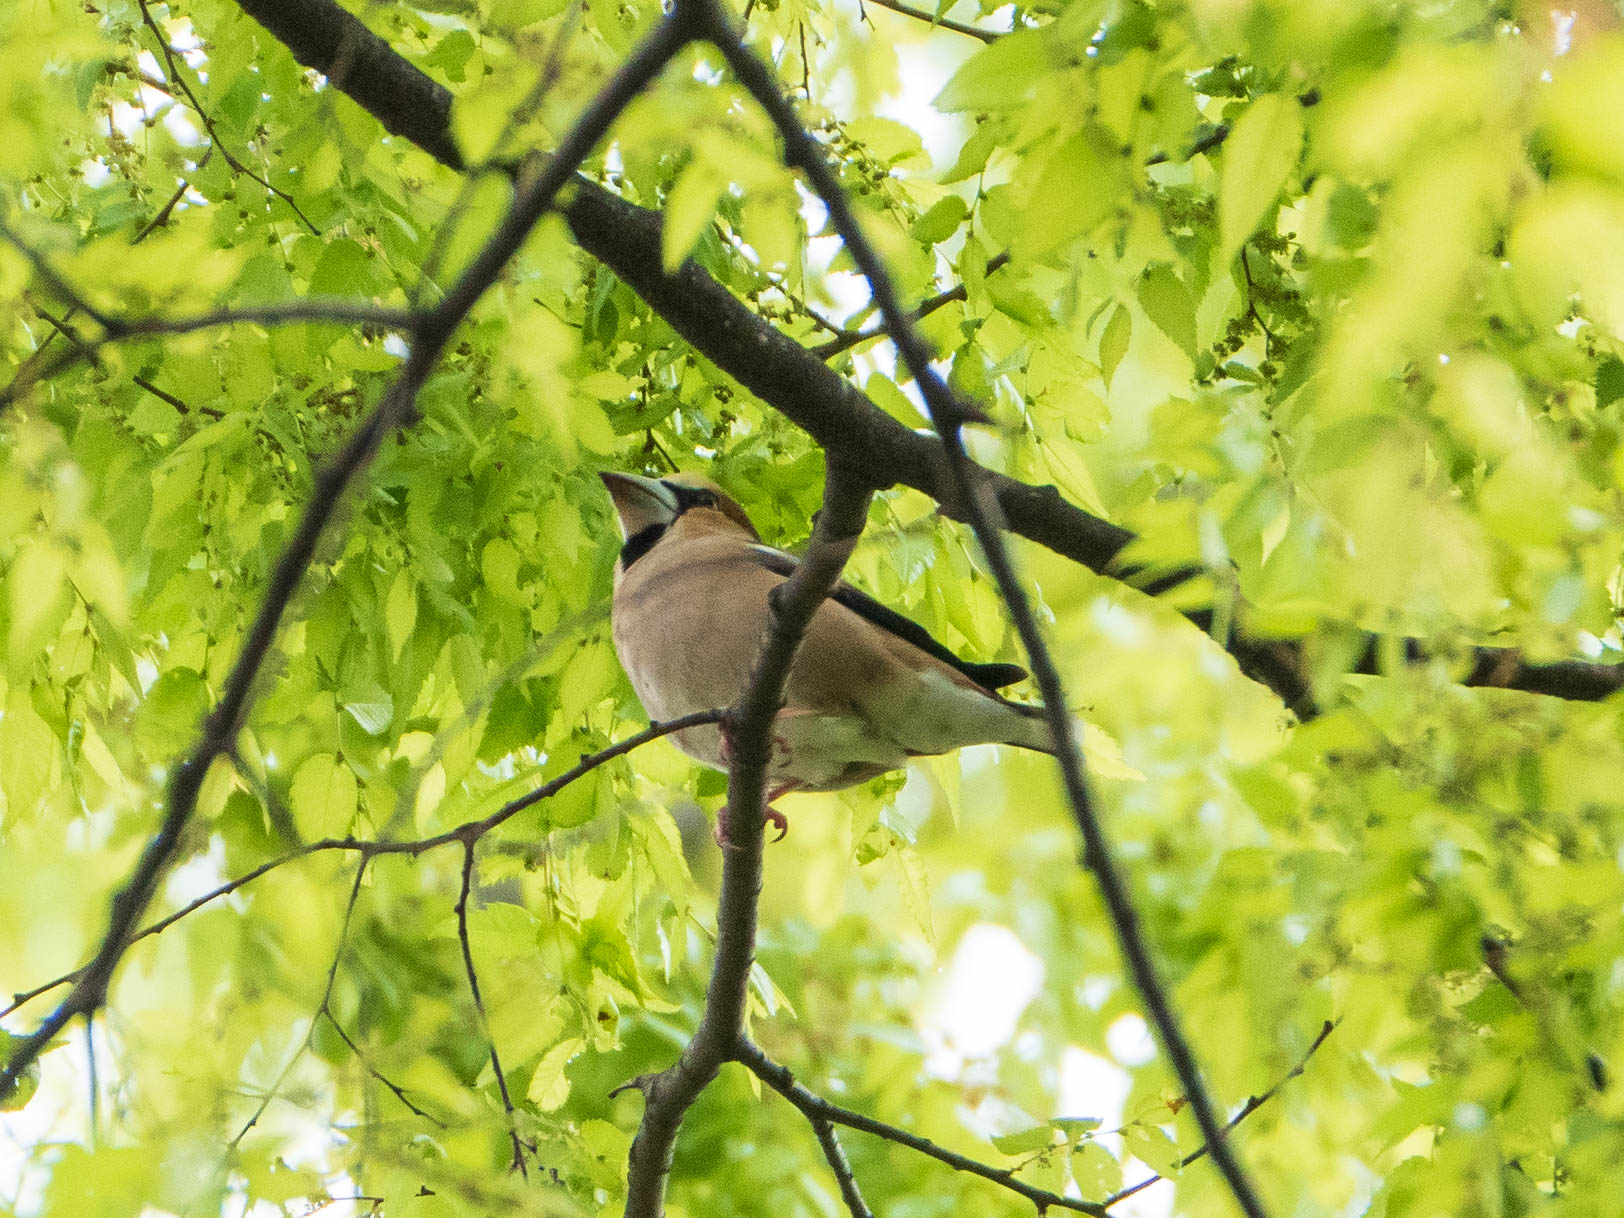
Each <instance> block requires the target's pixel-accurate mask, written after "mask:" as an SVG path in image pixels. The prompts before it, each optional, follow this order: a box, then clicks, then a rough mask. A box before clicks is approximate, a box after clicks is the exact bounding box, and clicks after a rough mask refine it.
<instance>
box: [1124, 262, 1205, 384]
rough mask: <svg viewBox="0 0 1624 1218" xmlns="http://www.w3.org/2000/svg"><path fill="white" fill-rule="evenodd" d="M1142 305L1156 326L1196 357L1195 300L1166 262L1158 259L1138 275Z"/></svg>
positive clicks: (1140, 304) (1190, 355)
mask: <svg viewBox="0 0 1624 1218" xmlns="http://www.w3.org/2000/svg"><path fill="white" fill-rule="evenodd" d="M1137 293H1138V297H1139V307H1140V308H1142V309H1144V311H1145V316H1146V317H1148V318H1150V320H1151V321H1152V322H1154V323H1155V325H1156V328H1157V329H1158V330H1160V331H1161V332H1162V333H1163V334H1165V335H1167V337H1168V338H1170V339H1172V340H1173V342H1174V343H1176V344H1177V345H1178V348H1179V350H1181V351H1183V352H1184V353H1185V354H1186V355H1188V356H1189V357H1190V358H1191V359H1192V360H1193V359H1195V351H1196V343H1195V301H1194V300H1192V299H1191V298H1190V290H1189V289H1188V288H1186V287H1185V286H1184V281H1183V280H1182V279H1180V278H1179V277H1178V276H1177V275H1176V274H1174V272H1173V268H1172V267H1170V266H1168V265H1167V264H1166V263H1165V262H1162V263H1157V264H1156V265H1155V266H1152V267H1150V268H1148V269H1147V270H1146V271H1145V272H1144V273H1143V274H1142V275H1140V276H1139V283H1138V286H1137Z"/></svg>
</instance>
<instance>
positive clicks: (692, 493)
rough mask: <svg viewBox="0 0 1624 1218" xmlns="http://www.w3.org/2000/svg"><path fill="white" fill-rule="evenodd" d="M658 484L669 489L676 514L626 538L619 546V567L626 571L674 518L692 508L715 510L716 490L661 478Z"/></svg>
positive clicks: (651, 547)
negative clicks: (663, 521) (675, 504)
mask: <svg viewBox="0 0 1624 1218" xmlns="http://www.w3.org/2000/svg"><path fill="white" fill-rule="evenodd" d="M660 485H661V486H663V487H665V489H666V490H668V491H670V492H671V494H672V496H673V497H674V498H675V499H676V501H677V508H676V514H675V515H674V516H672V518H671V519H670V520H668V521H666V522H665V523H663V524H651V525H649V526H648V527H647V528H645V529H639V530H638V531H637V532H636V533H633V534H632V535H631V536H630V537H628V538H627V539H626V544H625V545H623V546H621V547H620V569H621V570H622V571H627V570H630V569H631V565H632V564H633V563H634V562H636V561H637V560H638V559H639V558H641V557H643V555H645V554H647V553H648V552H649V551H650V550H652V549H653V548H654V546H655V543H657V542H658V541H659V540H660V538H661V537H663V536H665V531H666V530H667V529H668V528H670V527H671V526H672V525H673V524H675V523H676V518H677V517H678V516H681V515H682V514H683V513H684V512H686V511H690V510H691V509H693V508H710V509H712V510H715V509H716V508H717V506H718V501H717V498H716V492H715V491H713V490H711V489H709V488H708V487H703V486H684V485H683V484H682V483H680V482H670V481H667V480H665V479H661V481H660Z"/></svg>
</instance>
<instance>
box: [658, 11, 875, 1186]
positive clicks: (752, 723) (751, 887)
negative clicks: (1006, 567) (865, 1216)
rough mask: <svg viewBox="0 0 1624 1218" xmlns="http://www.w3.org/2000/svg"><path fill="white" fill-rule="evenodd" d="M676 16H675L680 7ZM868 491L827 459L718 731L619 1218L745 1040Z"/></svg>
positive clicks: (665, 1160)
mask: <svg viewBox="0 0 1624 1218" xmlns="http://www.w3.org/2000/svg"><path fill="white" fill-rule="evenodd" d="M677 11H678V12H679V13H680V12H682V11H684V10H683V9H682V7H681V6H680V5H679V6H678V10H677ZM872 494H873V491H872V489H871V487H870V485H869V484H868V483H867V482H865V481H863V480H862V479H860V478H858V477H855V476H854V475H853V474H852V473H851V472H850V471H849V470H847V469H845V468H843V467H842V466H840V465H839V464H837V463H836V462H835V461H834V460H833V458H832V456H831V461H830V465H829V469H828V475H827V481H826V482H825V484H824V488H823V510H822V511H821V512H820V513H819V515H818V522H817V525H816V527H815V528H814V530H813V534H812V544H811V546H810V548H809V549H808V550H807V552H806V557H805V558H804V559H803V560H802V562H801V564H800V566H798V567H797V568H796V570H795V573H794V574H793V575H791V576H790V578H789V579H788V580H786V581H785V582H784V583H783V584H780V585H779V586H778V587H777V588H776V589H775V590H774V593H773V595H772V597H771V598H770V605H771V612H770V622H769V626H768V631H767V637H766V639H765V640H764V641H763V644H762V649H761V655H760V656H759V657H758V658H757V660H756V666H755V671H754V672H753V673H752V674H751V677H750V684H749V686H748V687H747V688H746V689H745V691H744V693H743V694H742V695H741V696H740V698H739V701H738V702H737V703H736V704H735V705H734V707H733V709H732V710H731V711H730V712H729V714H728V717H727V719H726V720H725V721H724V729H725V730H726V731H727V733H728V740H729V742H730V745H731V751H732V764H731V766H730V768H729V770H728V784H727V807H728V820H727V836H728V848H727V849H726V850H724V851H723V855H722V890H721V896H720V897H719V898H718V901H717V909H716V960H715V963H714V965H713V966H712V970H711V979H710V985H709V987H708V989H707V990H706V992H705V1008H704V1014H703V1015H702V1016H701V1017H700V1021H699V1027H698V1029H697V1030H696V1031H695V1032H694V1035H693V1039H692V1040H690V1041H689V1042H688V1045H687V1047H686V1048H685V1049H683V1051H682V1055H681V1056H680V1057H679V1058H678V1059H677V1061H676V1063H675V1064H674V1065H672V1066H670V1067H669V1068H667V1069H665V1070H662V1071H661V1072H660V1073H658V1074H654V1075H648V1076H644V1077H643V1078H640V1079H637V1080H635V1081H634V1082H633V1083H631V1084H628V1086H635V1087H636V1088H637V1089H638V1090H640V1091H642V1093H643V1098H644V1107H643V1119H642V1122H641V1123H640V1124H639V1126H638V1129H637V1137H636V1138H635V1139H634V1140H633V1142H632V1149H631V1154H630V1156H629V1163H628V1165H627V1172H626V1218H659V1215H660V1214H661V1213H663V1211H664V1198H665V1185H666V1179H667V1177H668V1175H669V1174H670V1171H671V1154H672V1150H673V1148H674V1147H675V1145H676V1139H677V1130H678V1128H679V1127H680V1126H681V1124H682V1118H683V1116H684V1114H686V1112H687V1111H688V1109H689V1107H690V1106H692V1104H693V1102H694V1100H696V1099H697V1098H698V1097H699V1093H700V1092H701V1091H703V1090H704V1089H705V1087H706V1086H708V1085H709V1084H710V1081H711V1080H712V1079H713V1078H715V1077H716V1073H717V1071H718V1070H719V1069H720V1068H721V1066H722V1063H723V1062H725V1061H728V1060H729V1059H730V1058H731V1057H732V1056H733V1054H734V1051H735V1046H736V1045H737V1043H738V1041H739V1037H740V1036H741V1035H742V1034H743V1031H744V1016H745V1004H746V995H747V987H748V983H749V978H750V968H751V965H752V964H753V963H754V962H755V949H756V917H757V907H758V904H759V902H760V897H761V848H762V827H763V824H764V819H765V818H764V813H765V809H766V798H765V797H766V788H767V762H768V760H769V759H770V757H771V753H772V731H773V721H774V718H775V716H776V715H777V714H778V711H779V708H780V707H782V706H783V704H784V689H785V686H786V685H787V684H788V681H789V671H790V665H791V664H792V663H793V661H794V659H795V653H796V651H797V649H798V648H799V647H800V643H801V638H802V636H803V635H804V634H805V633H806V628H807V626H808V625H809V624H810V623H811V621H812V615H813V614H814V613H815V612H816V611H817V608H818V606H819V605H820V604H821V603H822V602H823V599H824V597H825V596H827V595H828V594H829V591H830V589H832V588H833V587H834V585H835V583H836V582H837V581H838V580H839V578H840V573H841V571H842V570H843V569H844V568H845V565H846V559H847V558H848V557H850V555H851V552H852V549H853V548H854V547H855V546H856V544H857V538H858V536H859V534H860V533H861V532H862V529H863V523H864V521H865V520H866V519H867V516H868V503H869V499H870V497H871V496H872Z"/></svg>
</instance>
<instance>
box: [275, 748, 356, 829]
mask: <svg viewBox="0 0 1624 1218" xmlns="http://www.w3.org/2000/svg"><path fill="white" fill-rule="evenodd" d="M288 798H289V802H290V803H291V804H292V807H293V819H294V822H295V823H296V824H297V825H298V826H299V832H300V833H301V834H302V835H303V836H304V837H305V838H306V839H307V840H314V839H316V838H323V837H341V836H343V835H344V834H345V833H348V832H349V829H350V824H351V822H352V821H354V819H355V809H356V784H355V774H354V773H353V772H352V771H351V770H350V767H349V766H347V765H346V764H344V762H343V761H341V760H339V759H338V758H337V757H335V756H333V754H331V753H316V754H314V755H313V756H311V757H307V758H306V759H305V761H304V764H302V765H301V766H300V767H299V768H298V770H297V771H296V772H295V773H294V775H293V785H292V787H291V789H290V791H289V796H288Z"/></svg>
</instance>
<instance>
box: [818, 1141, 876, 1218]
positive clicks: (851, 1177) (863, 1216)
mask: <svg viewBox="0 0 1624 1218" xmlns="http://www.w3.org/2000/svg"><path fill="white" fill-rule="evenodd" d="M807 1119H808V1120H809V1121H811V1123H812V1132H813V1133H815V1134H816V1135H817V1138H818V1145H819V1146H821V1147H822V1148H823V1157H824V1158H825V1159H826V1160H828V1163H829V1170H830V1171H832V1172H834V1174H835V1180H836V1182H837V1183H838V1184H839V1185H840V1196H841V1199H842V1200H843V1201H845V1203H846V1209H847V1210H849V1211H850V1212H851V1218H874V1211H873V1210H871V1209H869V1208H868V1202H866V1201H864V1200H863V1190H862V1188H861V1187H859V1186H858V1183H857V1174H856V1173H855V1172H853V1171H852V1169H851V1162H850V1160H848V1159H847V1158H846V1152H845V1150H844V1148H842V1147H841V1145H840V1138H839V1136H838V1135H837V1134H836V1133H835V1127H834V1126H833V1125H831V1124H830V1123H829V1122H828V1121H825V1120H823V1119H822V1118H819V1117H808V1118H807Z"/></svg>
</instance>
